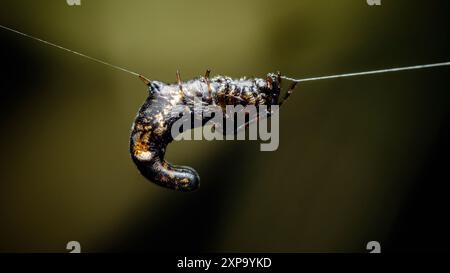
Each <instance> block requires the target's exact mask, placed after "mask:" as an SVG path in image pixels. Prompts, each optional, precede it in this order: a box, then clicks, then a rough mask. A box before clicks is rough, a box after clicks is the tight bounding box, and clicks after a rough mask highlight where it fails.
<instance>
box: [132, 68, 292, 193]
mask: <svg viewBox="0 0 450 273" xmlns="http://www.w3.org/2000/svg"><path fill="white" fill-rule="evenodd" d="M177 80H178V81H177V82H176V83H174V84H165V83H162V82H158V81H148V80H147V81H145V80H144V81H145V83H146V84H147V85H148V91H149V95H148V98H147V99H146V101H145V102H144V104H143V105H142V107H141V108H140V109H139V112H138V114H137V116H136V119H135V121H134V123H133V126H132V131H131V137H130V153H131V157H132V159H133V161H134V163H135V164H136V166H137V168H138V169H139V171H140V172H141V174H142V175H143V176H145V177H146V178H147V179H149V180H150V181H152V182H154V183H156V184H158V185H160V186H163V187H166V188H170V189H174V190H178V191H193V190H195V189H197V188H198V187H199V184H200V177H199V175H198V174H197V172H196V171H195V170H194V169H193V168H190V167H186V166H176V165H172V164H170V163H168V162H167V161H166V160H165V159H164V155H165V153H166V149H167V145H168V144H169V143H170V142H172V141H173V139H174V137H175V136H173V135H172V133H171V127H172V125H173V124H174V123H175V122H176V121H177V120H179V119H180V118H181V117H182V116H183V115H182V113H186V112H188V113H189V114H190V115H192V116H193V117H194V119H197V120H198V119H200V120H201V122H200V124H201V126H203V125H204V124H205V123H206V122H207V121H208V120H210V119H211V118H210V117H205V115H204V113H205V112H207V111H209V109H210V107H211V106H215V107H220V109H223V111H225V106H226V105H234V106H235V105H243V106H246V105H255V106H256V107H258V106H260V105H268V106H269V105H274V104H278V103H279V96H280V84H281V77H280V74H279V73H278V74H273V73H270V74H268V75H267V78H266V79H260V78H252V79H246V78H241V79H239V80H233V79H231V78H229V77H225V76H216V77H214V78H211V79H210V78H209V71H207V73H206V75H205V76H204V77H200V78H197V79H194V80H189V81H186V82H181V80H180V77H179V74H178V73H177ZM294 87H295V84H294V85H293V86H292V87H291V89H290V90H289V91H288V93H287V94H286V96H285V98H284V99H283V101H284V100H285V99H287V97H288V96H289V94H290V93H291V91H292V90H293V88H294ZM196 101H197V102H199V104H197V105H200V107H195V102H196ZM206 116H207V115H206ZM193 127H194V126H193ZM193 127H192V128H193ZM180 133H181V132H180Z"/></svg>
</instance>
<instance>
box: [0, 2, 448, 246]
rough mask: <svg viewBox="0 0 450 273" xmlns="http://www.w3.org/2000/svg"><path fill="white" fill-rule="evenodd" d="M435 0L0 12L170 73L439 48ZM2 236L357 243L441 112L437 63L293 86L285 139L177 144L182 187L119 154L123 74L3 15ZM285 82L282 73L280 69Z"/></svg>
mask: <svg viewBox="0 0 450 273" xmlns="http://www.w3.org/2000/svg"><path fill="white" fill-rule="evenodd" d="M448 11H449V4H448V1H408V0H403V1H401V0H398V1H382V5H381V6H378V7H373V6H368V5H367V3H366V1H365V0H339V1H331V0H330V1H327V0H320V1H317V0H314V1H313V0H305V1H293V0H292V1H289V0H280V1H257V0H249V1H235V0H229V1H212V0H210V1H199V0H193V1H144V0H140V1H137V0H134V1H106V0H95V1H89V0H82V5H81V6H79V7H71V6H68V5H67V3H66V1H64V0H59V1H55V0H46V1H31V0H30V1H23V0H22V1H12V0H1V2H0V24H2V25H5V26H8V27H12V28H15V29H17V30H20V31H23V32H26V33H29V34H31V35H35V36H37V37H40V38H43V39H46V40H49V41H52V42H54V43H57V44H60V45H62V46H65V47H68V48H71V49H73V50H77V51H80V52H83V53H85V54H88V55H90V56H94V57H97V58H100V59H103V60H107V61H108V62H111V63H113V64H117V65H119V66H124V67H127V68H129V69H131V70H133V71H137V72H139V73H142V74H144V75H146V76H148V77H149V78H151V79H157V80H160V81H165V82H173V81H175V71H176V69H179V70H180V71H181V76H182V78H183V79H185V80H186V79H190V78H192V77H195V76H199V75H203V74H204V71H205V70H206V69H207V68H211V69H212V74H214V75H215V74H223V75H228V76H232V77H241V76H244V75H245V76H258V77H264V76H265V75H266V73H268V72H274V71H278V70H279V71H281V72H282V73H283V74H285V75H289V76H293V77H299V78H300V77H309V76H321V75H328V74H337V73H346V72H356V71H364V70H372V69H380V68H386V67H393V66H406V65H415V64H423V63H432V62H442V61H448V59H449V55H448V52H449V51H448V49H449V37H448V30H447V29H448V26H449V19H448ZM0 43H1V45H0V50H1V52H0V56H1V65H0V66H1V69H2V73H1V76H0V88H1V102H0V107H1V110H0V111H1V116H0V126H1V127H0V128H1V134H0V150H1V155H0V166H1V172H0V182H1V184H0V202H1V205H0V221H1V225H0V251H2V252H31V251H32V252H34V251H37V252H66V250H65V246H66V243H67V242H68V241H71V240H76V241H79V242H80V243H81V245H82V251H85V252H97V251H99V252H102V251H132V250H150V251H173V252H176V251H186V250H189V251H214V252H219V251H220V252H222V251H226V252H237V251H239V252H241V251H242V252H365V251H366V250H365V246H366V243H367V242H368V241H371V240H377V241H380V242H381V244H382V246H383V242H385V241H386V240H388V239H389V236H390V234H391V231H392V229H393V225H394V224H395V222H396V219H397V217H398V214H399V211H400V210H401V208H402V206H404V202H405V200H406V199H407V198H408V193H409V192H410V189H411V184H412V183H413V182H412V181H414V179H415V176H416V175H417V170H418V169H420V168H421V166H422V165H423V164H424V162H425V160H426V155H427V151H428V149H429V147H430V145H432V143H433V141H435V138H436V137H437V134H438V130H439V128H440V127H441V126H442V124H443V123H444V122H445V115H446V113H447V112H446V111H448V106H449V105H450V104H449V102H450V95H449V92H448V90H449V88H448V87H449V83H450V82H449V79H448V69H447V68H436V69H429V70H421V71H411V72H401V73H393V74H383V75H373V76H365V77H356V78H347V79H336V80H327V81H318V82H308V83H304V84H301V85H300V86H299V87H298V88H297V90H296V93H295V94H294V95H293V96H292V97H291V100H290V101H289V103H288V104H287V105H285V108H284V109H283V111H282V112H281V121H280V147H279V149H278V150H277V151H275V152H260V151H259V143H258V142H256V141H233V142H230V141H214V142H208V141H184V142H177V143H173V144H171V145H170V146H169V149H168V153H167V158H168V160H169V161H171V162H173V163H176V164H182V165H189V166H192V167H194V168H195V169H196V170H197V171H198V172H199V174H200V176H201V188H200V190H199V191H197V192H194V193H179V192H173V191H170V190H166V189H163V188H160V187H158V186H156V185H154V184H152V183H149V182H147V181H146V180H145V178H143V177H142V176H141V175H140V174H139V173H138V171H137V169H136V168H135V166H134V164H133V162H132V161H131V160H130V156H129V153H128V138H129V133H130V127H131V123H132V122H133V119H134V117H135V114H136V112H137V110H138V108H139V107H140V106H141V104H142V102H143V101H144V100H145V98H146V94H147V93H146V88H145V86H143V85H142V83H141V82H140V81H138V80H137V79H136V78H134V77H133V76H131V75H129V74H126V73H122V72H120V71H116V70H113V69H111V68H109V67H106V66H103V65H100V64H97V63H95V62H92V61H90V60H87V59H84V58H81V57H79V56H75V55H72V54H69V53H67V52H64V51H61V50H59V49H56V48H52V47H49V46H46V45H44V44H41V43H38V42H35V41H33V40H30V39H26V38H23V37H20V36H18V35H16V34H13V33H9V32H6V31H4V30H0ZM285 86H287V84H285Z"/></svg>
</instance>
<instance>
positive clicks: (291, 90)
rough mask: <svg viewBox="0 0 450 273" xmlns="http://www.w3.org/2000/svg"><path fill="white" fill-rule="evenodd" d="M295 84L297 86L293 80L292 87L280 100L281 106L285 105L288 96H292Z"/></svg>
mask: <svg viewBox="0 0 450 273" xmlns="http://www.w3.org/2000/svg"><path fill="white" fill-rule="evenodd" d="M295 86H297V83H296V82H293V83H292V85H291V87H290V88H289V90H288V91H287V92H286V94H284V97H283V98H282V99H281V100H280V102H279V103H278V104H279V105H280V107H281V105H283V103H284V102H286V101H287V100H288V98H289V97H290V96H291V94H292V92H293V91H294V89H295Z"/></svg>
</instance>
